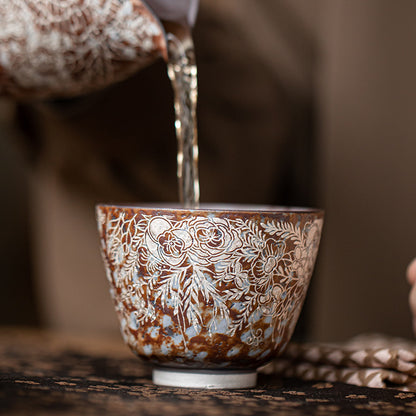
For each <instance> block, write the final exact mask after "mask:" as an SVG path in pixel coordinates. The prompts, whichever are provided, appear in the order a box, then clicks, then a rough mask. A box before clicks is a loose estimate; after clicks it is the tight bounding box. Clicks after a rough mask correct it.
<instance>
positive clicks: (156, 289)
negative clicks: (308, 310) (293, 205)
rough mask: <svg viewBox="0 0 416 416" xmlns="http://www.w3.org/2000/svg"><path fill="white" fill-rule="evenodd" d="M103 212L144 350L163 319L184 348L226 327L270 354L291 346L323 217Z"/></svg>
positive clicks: (129, 324) (113, 263) (121, 296)
mask: <svg viewBox="0 0 416 416" xmlns="http://www.w3.org/2000/svg"><path fill="white" fill-rule="evenodd" d="M97 218H98V224H99V230H100V234H101V241H102V251H103V257H104V261H105V263H106V266H107V273H108V278H109V280H110V283H111V286H112V295H113V298H114V300H115V303H116V308H117V310H118V313H119V316H120V321H121V323H122V332H123V334H124V336H125V338H126V341H127V343H128V344H129V345H130V346H132V348H133V349H135V350H138V351H139V352H140V353H142V354H143V353H146V351H145V350H144V348H145V345H144V344H145V342H144V341H143V339H144V338H143V335H140V334H139V332H138V331H139V330H140V328H142V329H143V328H145V327H146V326H149V325H150V327H151V328H153V329H152V330H151V331H154V332H155V333H156V332H157V334H159V333H160V332H161V331H162V329H160V327H161V325H160V322H158V321H160V320H162V319H163V320H165V321H168V322H174V323H175V324H174V325H173V324H172V327H171V328H173V329H171V331H175V330H176V331H178V334H177V336H176V335H175V336H174V339H175V340H179V339H180V341H178V342H176V341H175V342H176V344H178V343H179V344H181V348H182V350H183V351H184V354H185V353H187V351H188V344H189V343H193V342H194V340H195V339H196V338H195V337H197V336H199V337H202V338H203V337H205V341H204V342H206V343H209V342H210V341H209V340H210V339H212V337H213V336H214V335H215V334H218V333H220V334H221V335H222V336H225V337H227V339H230V340H231V339H232V340H235V339H238V343H240V344H242V345H243V344H244V345H246V346H247V347H249V348H255V351H258V354H260V352H261V353H262V354H263V356H265V355H267V354H269V355H270V354H272V352H273V351H274V352H276V351H279V350H281V349H283V348H284V347H285V344H286V343H287V341H288V340H289V338H290V335H291V333H292V332H293V329H294V326H295V324H296V321H297V317H298V315H299V313H300V309H301V306H302V304H303V301H304V298H305V295H306V290H307V287H308V284H309V279H310V277H311V274H312V271H313V266H314V262H315V258H316V255H317V251H318V246H319V239H320V234H321V229H322V224H323V220H322V217H321V216H319V215H318V216H317V215H310V216H309V217H308V216H306V217H305V215H302V214H293V215H288V216H284V215H280V216H276V215H272V214H269V215H267V214H261V215H260V214H259V215H254V214H250V215H243V214H238V213H231V214H230V213H228V214H227V213H225V214H220V213H215V214H213V213H209V212H205V211H195V212H193V213H192V215H189V213H188V212H186V211H183V212H182V211H175V210H171V211H169V210H167V211H166V212H162V210H159V211H157V212H155V210H151V209H148V210H146V209H126V208H124V209H123V208H118V207H109V206H101V207H98V208H97ZM162 315H163V318H161V317H162ZM155 322H156V323H157V324H156V323H155ZM157 325H159V326H157ZM162 326H163V325H162ZM162 332H163V331H162ZM140 337H142V338H140ZM175 337H176V338H175ZM230 345H234V344H232V343H231V344H230ZM234 347H235V346H234ZM148 348H150V347H148ZM232 348H233V347H230V350H229V353H230V354H232V353H233V351H236V349H235V348H237V347H235V348H234V350H233V349H232ZM238 348H240V347H238ZM149 351H150V349H149ZM230 351H231V352H230ZM153 352H154V351H153V350H152V354H153ZM188 352H189V351H188Z"/></svg>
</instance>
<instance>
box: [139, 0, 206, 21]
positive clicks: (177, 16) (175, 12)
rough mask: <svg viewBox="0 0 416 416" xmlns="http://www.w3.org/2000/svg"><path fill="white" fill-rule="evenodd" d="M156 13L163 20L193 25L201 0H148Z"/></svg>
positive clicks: (148, 3) (147, 2)
mask: <svg viewBox="0 0 416 416" xmlns="http://www.w3.org/2000/svg"><path fill="white" fill-rule="evenodd" d="M145 2H146V4H147V5H148V6H149V7H150V8H151V9H152V11H153V12H154V14H155V15H156V16H157V17H158V18H159V19H160V20H163V21H168V22H174V23H179V24H181V25H184V26H193V25H194V23H195V20H196V15H197V13H198V6H199V0H175V1H172V0H146V1H145Z"/></svg>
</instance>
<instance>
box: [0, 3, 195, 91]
mask: <svg viewBox="0 0 416 416" xmlns="http://www.w3.org/2000/svg"><path fill="white" fill-rule="evenodd" d="M197 9H198V0H175V1H172V0H146V1H142V0H60V1H58V2H57V1H55V0H12V1H11V0H0V95H7V96H13V97H15V98H21V99H31V98H48V97H65V96H76V95H81V94H85V93H88V92H90V91H93V90H97V89H100V88H103V87H106V86H108V85H110V84H112V83H114V82H117V81H120V80H123V79H125V78H127V77H129V76H130V75H132V74H133V73H135V72H137V71H138V70H140V68H142V67H144V66H146V65H149V64H150V63H152V62H153V61H155V60H156V59H158V58H160V57H163V58H165V59H166V58H167V40H166V32H165V27H164V24H163V23H162V21H163V22H164V21H166V22H173V23H174V24H178V25H182V26H188V27H190V26H192V25H193V23H194V21H195V18H196V13H197Z"/></svg>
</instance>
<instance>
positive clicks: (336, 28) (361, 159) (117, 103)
mask: <svg viewBox="0 0 416 416" xmlns="http://www.w3.org/2000/svg"><path fill="white" fill-rule="evenodd" d="M224 3H225V4H224ZM415 15H416V3H415V2H414V1H413V0H398V1H396V2H391V1H389V0H364V1H349V0H262V1H261V2H253V1H252V0H227V2H224V1H221V0H203V1H202V3H201V9H200V14H199V18H198V22H197V25H196V27H195V31H194V36H195V44H196V52H197V58H198V64H199V82H200V88H199V92H200V102H199V113H198V114H199V129H200V132H199V134H200V158H201V161H200V170H201V172H200V176H201V195H202V201H205V202H215V201H217V202H241V203H274V204H296V205H319V206H321V207H323V208H324V209H325V210H326V223H325V228H324V238H323V242H322V249H321V251H320V256H319V262H318V266H317V269H316V273H315V278H314V281H313V284H312V286H311V289H310V293H309V296H308V301H307V304H306V307H305V309H304V313H303V319H302V322H301V327H302V330H303V331H306V334H307V337H308V338H310V339H314V340H342V339H345V338H347V337H350V336H353V335H355V334H357V333H362V332H383V333H387V334H392V335H399V336H406V337H410V336H412V334H411V324H410V314H409V309H408V305H407V295H408V287H407V284H406V282H405V277H404V274H405V268H406V266H407V264H408V263H409V262H410V260H411V259H412V258H413V257H415V256H416V238H415V236H416V220H415V217H416V215H415V214H416V186H415V182H416V163H415V155H416V140H415V136H416V117H414V115H413V109H414V107H415V104H416V81H415V80H414V74H415V73H416V52H415V51H414V48H413V42H414V39H416V26H415V25H414V19H413V17H414V16H415ZM165 72H166V71H165V67H164V64H163V63H162V62H158V63H156V64H155V65H153V66H151V67H149V68H147V69H145V70H143V71H142V72H141V73H139V74H137V76H135V77H133V78H132V79H130V80H127V81H126V82H123V83H121V84H119V85H116V86H113V87H112V88H109V89H108V90H106V91H102V92H99V93H96V94H92V95H90V96H87V97H82V98H79V99H74V100H60V101H54V102H47V103H44V102H43V103H41V102H38V103H30V104H24V105H23V104H19V105H16V104H15V103H13V102H10V101H7V100H5V99H3V100H2V101H1V107H0V136H1V137H0V139H1V140H0V173H1V174H0V187H1V188H0V189H1V190H2V203H1V204H0V218H2V232H1V234H0V259H1V264H2V290H1V292H0V293H1V295H0V305H1V306H0V307H1V313H0V319H1V323H2V324H8V325H10V324H24V325H28V324H32V325H43V326H47V327H52V328H55V329H59V330H65V331H75V332H83V331H88V332H92V333H94V332H105V333H107V332H108V333H113V332H116V331H117V323H116V319H115V313H114V312H113V307H112V304H111V301H110V297H109V295H108V293H107V282H106V280H105V275H104V271H103V267H102V265H101V259H100V255H99V251H98V237H97V233H96V228H95V220H94V204H95V203H96V202H100V201H105V202H110V201H115V202H122V201H132V202H140V201H142V202H154V201H175V200H176V198H177V197H176V179H175V148H176V142H175V137H174V132H173V109H172V96H171V94H172V93H171V90H170V85H169V82H168V80H167V78H166V73H165Z"/></svg>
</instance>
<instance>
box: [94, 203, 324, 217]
mask: <svg viewBox="0 0 416 416" xmlns="http://www.w3.org/2000/svg"><path fill="white" fill-rule="evenodd" d="M96 207H97V208H99V207H103V208H104V207H105V208H115V209H133V210H157V211H163V210H165V211H170V212H172V211H174V212H176V211H182V212H195V213H197V212H207V211H208V212H215V213H221V212H223V213H235V212H238V213H247V214H256V213H260V212H261V213H273V214H302V213H304V214H321V215H323V214H324V211H323V210H322V209H320V208H313V207H294V206H293V207H292V206H279V205H256V204H225V203H203V204H200V205H199V206H198V207H197V208H185V207H183V206H182V205H180V204H179V203H148V204H130V203H126V204H111V203H98V204H96Z"/></svg>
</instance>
